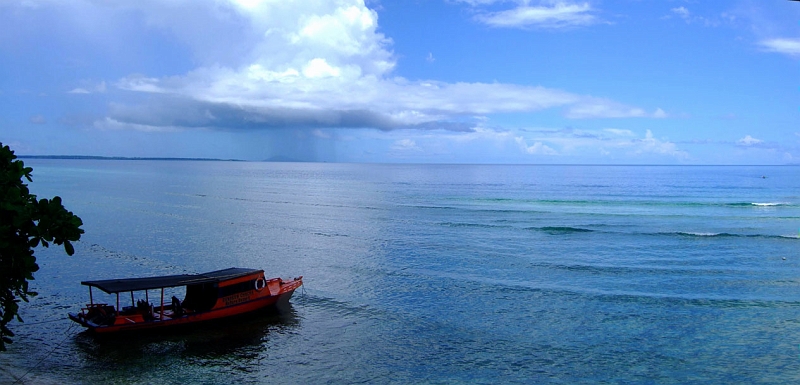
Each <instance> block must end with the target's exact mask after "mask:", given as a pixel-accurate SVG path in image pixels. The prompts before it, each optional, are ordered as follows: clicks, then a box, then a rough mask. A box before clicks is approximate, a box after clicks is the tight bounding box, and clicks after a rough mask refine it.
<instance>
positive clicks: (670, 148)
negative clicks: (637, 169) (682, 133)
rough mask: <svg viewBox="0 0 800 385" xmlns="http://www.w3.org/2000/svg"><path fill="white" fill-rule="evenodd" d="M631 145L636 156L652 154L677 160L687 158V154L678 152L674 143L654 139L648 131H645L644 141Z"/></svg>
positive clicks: (634, 142)
mask: <svg viewBox="0 0 800 385" xmlns="http://www.w3.org/2000/svg"><path fill="white" fill-rule="evenodd" d="M632 143H633V144H634V148H635V152H636V153H637V154H642V153H654V154H663V155H669V156H672V157H675V158H678V159H688V158H689V154H688V153H686V152H685V151H682V150H679V149H678V148H677V146H676V145H675V143H672V142H669V141H663V140H659V139H656V138H654V137H653V132H652V131H650V130H647V132H646V134H645V138H644V139H640V140H636V141H633V142H632Z"/></svg>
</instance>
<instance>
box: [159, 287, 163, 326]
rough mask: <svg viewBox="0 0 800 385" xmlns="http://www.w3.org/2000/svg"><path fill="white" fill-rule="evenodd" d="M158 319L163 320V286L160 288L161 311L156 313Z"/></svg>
mask: <svg viewBox="0 0 800 385" xmlns="http://www.w3.org/2000/svg"><path fill="white" fill-rule="evenodd" d="M158 320H159V321H163V320H164V288H163V287H162V288H161V312H159V314H158Z"/></svg>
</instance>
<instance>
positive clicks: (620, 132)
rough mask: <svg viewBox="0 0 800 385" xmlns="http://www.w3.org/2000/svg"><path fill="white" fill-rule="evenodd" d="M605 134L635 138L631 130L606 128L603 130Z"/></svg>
mask: <svg viewBox="0 0 800 385" xmlns="http://www.w3.org/2000/svg"><path fill="white" fill-rule="evenodd" d="M603 131H604V132H608V133H610V134H613V135H615V136H634V135H635V134H634V133H633V131H631V130H621V129H618V128H606V129H604V130H603Z"/></svg>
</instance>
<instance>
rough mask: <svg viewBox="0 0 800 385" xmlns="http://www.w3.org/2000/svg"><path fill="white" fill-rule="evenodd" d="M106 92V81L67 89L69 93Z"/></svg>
mask: <svg viewBox="0 0 800 385" xmlns="http://www.w3.org/2000/svg"><path fill="white" fill-rule="evenodd" d="M103 92H106V82H104V81H103V82H100V83H98V84H96V85H90V86H87V87H76V88H73V89H72V90H70V91H67V93H68V94H93V93H103Z"/></svg>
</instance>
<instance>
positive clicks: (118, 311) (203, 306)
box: [69, 268, 303, 333]
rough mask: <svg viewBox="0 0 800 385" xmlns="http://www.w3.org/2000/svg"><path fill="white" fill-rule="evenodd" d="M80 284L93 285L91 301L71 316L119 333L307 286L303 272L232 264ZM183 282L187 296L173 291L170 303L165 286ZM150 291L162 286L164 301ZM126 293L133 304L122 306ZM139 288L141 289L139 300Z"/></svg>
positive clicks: (210, 316) (236, 310)
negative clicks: (99, 299)
mask: <svg viewBox="0 0 800 385" xmlns="http://www.w3.org/2000/svg"><path fill="white" fill-rule="evenodd" d="M81 284H82V285H85V286H88V287H89V304H87V305H86V307H85V308H83V309H81V312H80V313H69V318H70V319H71V320H73V321H75V322H77V323H79V324H81V325H83V326H85V327H86V328H88V329H89V330H91V331H94V332H95V333H116V332H123V331H137V330H146V329H161V328H163V327H167V326H178V325H191V324H196V323H198V322H204V321H211V320H219V319H223V318H227V317H232V316H237V315H240V314H245V313H250V312H253V311H256V310H259V309H264V308H267V307H270V306H282V305H286V304H288V302H289V298H291V297H292V293H294V291H295V290H296V289H297V288H299V287H300V286H301V285H303V277H302V276H300V277H297V278H294V279H289V280H284V279H281V278H272V279H266V278H265V277H264V270H256V269H243V268H230V269H225V270H217V271H212V272H209V273H204V274H183V275H168V276H161V277H146V278H126V279H109V280H102V281H84V282H81ZM179 287H185V291H186V296H185V297H184V299H183V301H181V300H180V299H178V298H177V297H175V296H173V297H172V299H171V300H170V302H169V303H165V302H164V289H168V288H179ZM92 288H98V289H100V290H102V291H104V292H106V293H108V294H116V302H117V303H116V306H113V305H109V304H106V303H95V302H94V299H93V295H92ZM150 290H159V291H160V302H159V303H158V304H157V305H156V306H153V304H152V303H151V302H150V296H149V291H150ZM173 290H178V289H173ZM127 292H130V301H131V305H130V306H123V307H120V293H127ZM141 292H144V294H143V296H142V293H141ZM135 293H139V299H136V296H135ZM142 297H144V298H142ZM123 300H124V301H127V298H123Z"/></svg>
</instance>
